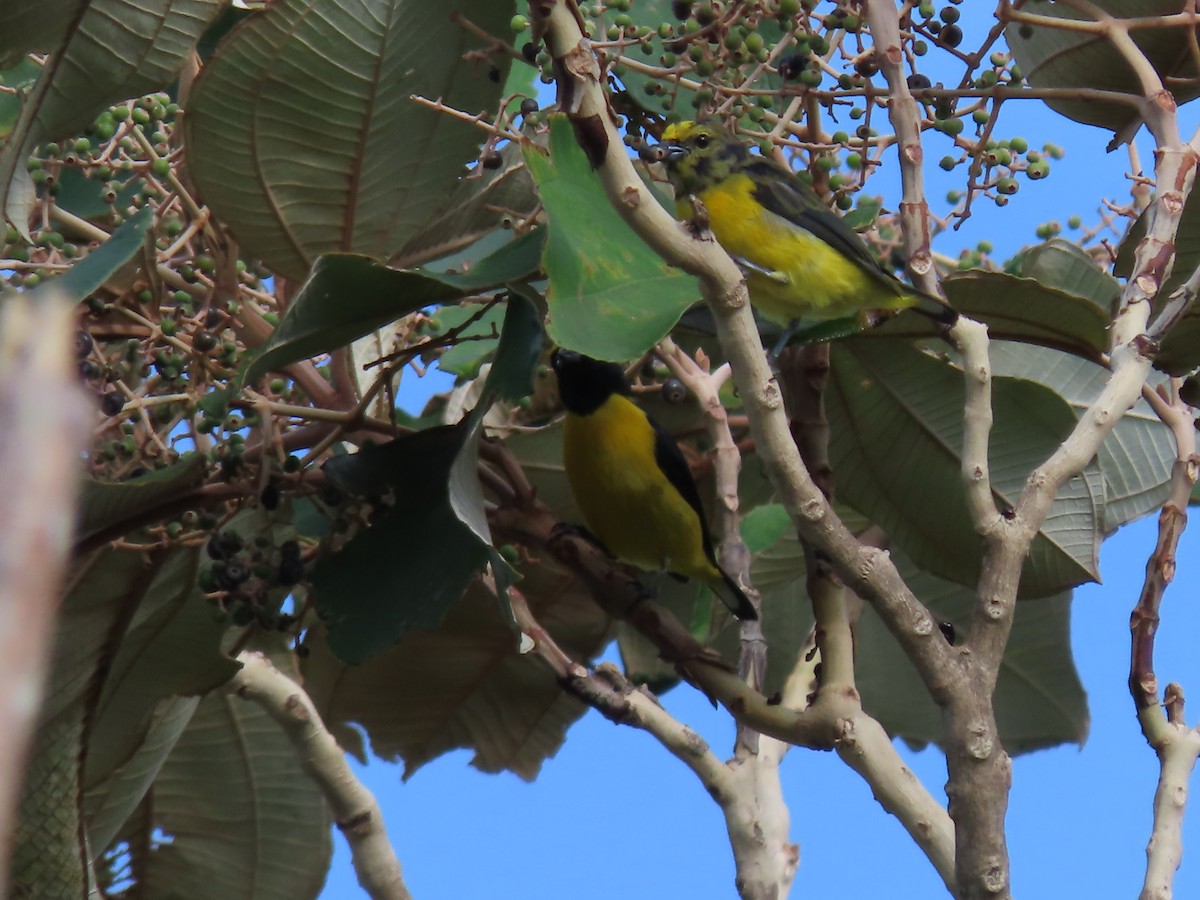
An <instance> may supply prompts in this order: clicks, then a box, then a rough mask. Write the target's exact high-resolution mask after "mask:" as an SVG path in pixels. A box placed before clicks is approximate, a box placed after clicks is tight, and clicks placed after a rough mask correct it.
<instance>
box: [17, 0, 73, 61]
mask: <svg viewBox="0 0 1200 900" xmlns="http://www.w3.org/2000/svg"><path fill="white" fill-rule="evenodd" d="M86 2H87V0H7V2H6V3H4V5H2V6H0V61H4V60H6V59H13V58H15V57H18V56H20V55H22V54H25V53H31V52H38V53H49V52H50V51H51V50H54V49H55V48H56V47H58V46H59V45H60V44H61V43H62V41H63V37H64V36H65V35H66V32H67V30H68V29H69V28H70V27H71V24H72V22H73V21H74V20H75V18H76V16H77V15H78V13H79V10H80V9H81V8H82V7H83V6H84V4H85V3H86Z"/></svg>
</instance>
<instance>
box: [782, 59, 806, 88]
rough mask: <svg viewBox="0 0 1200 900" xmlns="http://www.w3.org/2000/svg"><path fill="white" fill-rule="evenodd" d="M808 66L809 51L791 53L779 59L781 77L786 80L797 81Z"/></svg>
mask: <svg viewBox="0 0 1200 900" xmlns="http://www.w3.org/2000/svg"><path fill="white" fill-rule="evenodd" d="M807 67H808V54H807V53H790V54H788V55H787V56H785V57H784V58H783V59H781V60H780V61H779V77H780V78H782V79H783V80H784V81H795V80H796V79H797V78H799V77H800V73H801V72H803V71H804V70H805V69H806V68H807Z"/></svg>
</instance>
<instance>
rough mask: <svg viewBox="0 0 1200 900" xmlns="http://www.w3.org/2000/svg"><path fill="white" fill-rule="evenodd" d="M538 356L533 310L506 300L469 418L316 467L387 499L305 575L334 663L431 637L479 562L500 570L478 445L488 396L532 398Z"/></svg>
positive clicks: (353, 489)
mask: <svg viewBox="0 0 1200 900" xmlns="http://www.w3.org/2000/svg"><path fill="white" fill-rule="evenodd" d="M540 348H541V324H540V322H539V320H538V316H537V311H536V310H535V309H534V308H533V306H532V304H530V303H528V301H526V300H524V299H523V298H521V297H518V296H512V297H511V298H510V299H509V302H508V310H507V313H506V315H505V319H504V330H503V332H502V333H501V338H500V347H499V349H498V350H497V353H496V361H495V363H494V364H493V366H492V371H491V373H490V374H489V377H488V378H487V380H486V382H485V383H484V387H483V391H482V395H481V397H480V399H479V401H478V403H477V404H476V406H475V408H474V410H472V412H471V414H470V415H468V416H467V417H466V418H464V419H463V420H462V421H461V422H459V423H458V424H457V425H445V426H441V427H437V428H429V429H426V430H425V431H418V432H415V433H413V434H410V435H406V436H405V437H402V438H398V439H397V440H394V441H391V442H389V443H387V444H382V445H379V446H376V447H364V448H363V449H362V450H360V451H359V452H358V453H355V454H352V455H347V456H339V457H334V458H333V459H331V460H329V462H327V463H326V464H325V466H324V471H325V474H326V475H327V476H328V477H329V479H330V480H331V481H333V482H334V483H335V484H336V485H337V486H338V487H340V488H341V489H342V490H344V491H347V492H349V493H351V494H357V495H359V496H378V495H381V494H383V493H384V492H385V491H387V490H389V489H392V490H395V495H396V503H395V506H393V507H392V509H391V511H390V512H388V513H387V514H386V515H384V517H383V518H382V519H381V520H380V521H379V522H377V523H375V524H374V525H372V526H371V527H370V528H367V529H366V530H365V531H362V532H360V533H359V534H357V535H356V536H355V537H354V538H352V539H351V540H350V541H349V542H348V543H347V544H346V546H345V547H343V548H342V549H341V550H340V551H339V552H338V553H336V554H334V555H332V556H327V557H323V558H322V559H321V561H320V562H319V563H318V564H317V567H316V569H315V570H314V572H313V579H312V580H313V587H314V590H315V592H316V597H317V612H318V614H319V615H320V616H321V617H322V619H323V621H324V622H325V623H326V625H327V626H328V628H329V645H330V647H331V648H332V649H333V651H334V653H336V654H337V656H338V658H339V659H341V660H343V661H345V662H347V663H351V664H357V663H361V662H362V661H363V660H365V659H367V658H368V657H370V656H372V655H373V654H375V653H378V652H380V651H381V650H383V649H385V648H387V647H389V646H391V645H392V644H394V643H395V642H396V640H397V639H399V638H400V637H401V636H402V635H403V634H405V633H406V632H409V631H414V630H428V629H433V628H436V627H437V626H438V624H439V623H440V622H441V621H442V618H443V617H444V616H445V614H446V611H447V610H448V609H449V608H450V607H451V606H452V605H453V604H454V603H455V602H457V601H458V599H459V598H460V597H461V596H462V594H463V591H464V590H465V589H466V587H467V585H468V584H469V583H470V581H471V580H472V579H473V578H474V575H475V573H476V572H478V571H479V570H480V569H481V568H482V567H483V565H484V564H485V563H486V562H489V561H491V562H493V563H494V564H495V565H496V566H497V567H499V568H503V565H502V562H501V560H500V558H499V557H498V555H497V554H496V552H495V549H494V547H493V546H492V537H491V532H490V530H489V528H488V523H487V513H486V510H485V508H484V498H483V490H482V488H481V486H480V484H479V474H478V465H479V460H478V442H479V440H480V439H481V438H482V435H483V416H484V414H485V413H486V412H487V410H488V408H489V407H490V406H491V405H492V403H493V401H494V400H495V398H496V397H497V396H505V397H508V398H509V399H515V398H517V397H520V396H524V394H525V393H528V391H529V390H531V389H532V387H531V385H530V377H531V375H532V372H533V368H534V366H535V365H536V363H537V358H538V350H540ZM497 576H498V577H502V576H501V573H500V572H497Z"/></svg>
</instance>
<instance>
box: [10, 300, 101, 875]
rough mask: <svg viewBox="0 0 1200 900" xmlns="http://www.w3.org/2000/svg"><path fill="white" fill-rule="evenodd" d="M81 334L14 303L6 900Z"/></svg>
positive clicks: (52, 589)
mask: <svg viewBox="0 0 1200 900" xmlns="http://www.w3.org/2000/svg"><path fill="white" fill-rule="evenodd" d="M76 328H77V325H76V323H75V313H74V310H73V309H72V307H71V304H70V303H68V302H67V300H66V299H65V298H63V297H61V296H59V295H58V294H57V293H55V292H49V293H47V292H39V294H38V295H37V296H33V295H25V296H17V297H11V298H8V299H7V301H6V302H5V303H4V306H3V312H2V314H0V422H2V423H3V427H0V498H3V504H4V521H3V526H2V527H3V530H2V533H0V684H3V685H4V690H3V692H0V896H7V894H8V892H7V889H6V881H7V877H8V860H9V853H10V852H11V844H12V834H13V829H14V826H15V824H16V822H15V815H16V806H17V798H18V796H19V793H20V788H21V780H22V776H23V773H24V770H25V760H26V753H27V751H28V748H29V739H30V737H31V735H32V733H33V729H34V726H35V724H36V722H37V716H38V710H39V708H40V706H41V699H42V691H43V680H44V677H45V672H46V665H47V662H48V657H49V649H50V640H51V637H52V635H53V631H54V615H55V612H56V610H57V608H58V598H59V591H60V586H61V585H60V583H61V579H62V574H63V568H64V566H65V564H66V560H67V555H68V551H69V549H70V546H71V531H72V527H73V523H74V519H75V502H76V495H77V493H78V488H79V474H80V454H81V453H82V451H83V448H84V447H85V445H86V439H87V431H88V424H89V423H88V419H89V416H88V414H87V412H88V409H87V404H86V402H85V400H84V398H83V393H82V391H81V390H80V388H79V379H78V376H77V375H76V372H75V357H74V353H73V352H72V347H73V346H74V341H73V336H74V332H75V330H76Z"/></svg>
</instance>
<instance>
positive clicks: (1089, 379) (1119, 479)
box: [991, 341, 1175, 534]
mask: <svg viewBox="0 0 1200 900" xmlns="http://www.w3.org/2000/svg"><path fill="white" fill-rule="evenodd" d="M991 361H992V373H993V374H994V375H998V376H1006V377H1010V378H1026V379H1029V380H1031V381H1037V382H1039V383H1041V384H1043V385H1045V386H1046V387H1048V388H1050V389H1051V390H1053V391H1054V392H1055V393H1057V394H1058V395H1059V396H1061V397H1062V398H1063V399H1064V400H1066V401H1067V403H1069V404H1070V405H1071V409H1072V410H1073V411H1074V412H1075V415H1076V416H1077V417H1081V416H1082V415H1083V413H1084V411H1085V410H1086V409H1087V407H1088V404H1090V403H1091V402H1092V401H1093V400H1095V399H1096V397H1097V396H1098V395H1099V394H1100V391H1101V390H1102V389H1103V388H1104V385H1105V384H1106V383H1107V382H1108V379H1109V377H1110V375H1109V372H1108V370H1107V369H1105V368H1103V367H1102V366H1099V365H1097V364H1095V363H1092V362H1088V361H1087V360H1085V359H1079V358H1077V357H1074V356H1070V355H1068V354H1066V353H1059V352H1057V351H1054V350H1048V349H1046V348H1044V347H1032V346H1030V345H1028V344H1013V343H1008V342H1005V341H993V342H992V345H991ZM1097 459H1098V461H1099V464H1100V472H1101V473H1102V474H1103V476H1104V514H1103V519H1102V528H1103V531H1104V533H1105V534H1111V533H1112V532H1113V531H1115V530H1116V529H1118V528H1120V527H1121V526H1122V525H1124V524H1125V523H1126V522H1130V521H1132V520H1133V519H1137V518H1139V517H1141V516H1144V515H1146V514H1147V513H1150V512H1153V511H1154V510H1157V509H1158V508H1159V507H1160V506H1161V505H1162V503H1163V501H1164V500H1166V498H1167V494H1168V492H1169V488H1170V478H1171V466H1172V464H1173V463H1174V461H1175V439H1174V438H1173V437H1172V436H1171V429H1170V428H1168V427H1167V426H1166V425H1164V424H1163V423H1162V421H1161V420H1160V419H1159V418H1158V416H1156V415H1155V414H1154V411H1153V410H1151V409H1150V406H1149V405H1148V404H1147V403H1146V402H1145V401H1144V400H1139V401H1138V402H1137V403H1135V404H1134V405H1133V408H1132V409H1130V410H1129V411H1128V412H1127V413H1125V415H1124V416H1122V417H1121V421H1119V422H1118V423H1117V424H1116V425H1115V426H1114V427H1113V430H1112V432H1111V433H1110V434H1109V436H1108V437H1107V438H1105V440H1104V443H1103V444H1102V445H1101V446H1100V453H1099V454H1098V457H1097Z"/></svg>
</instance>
